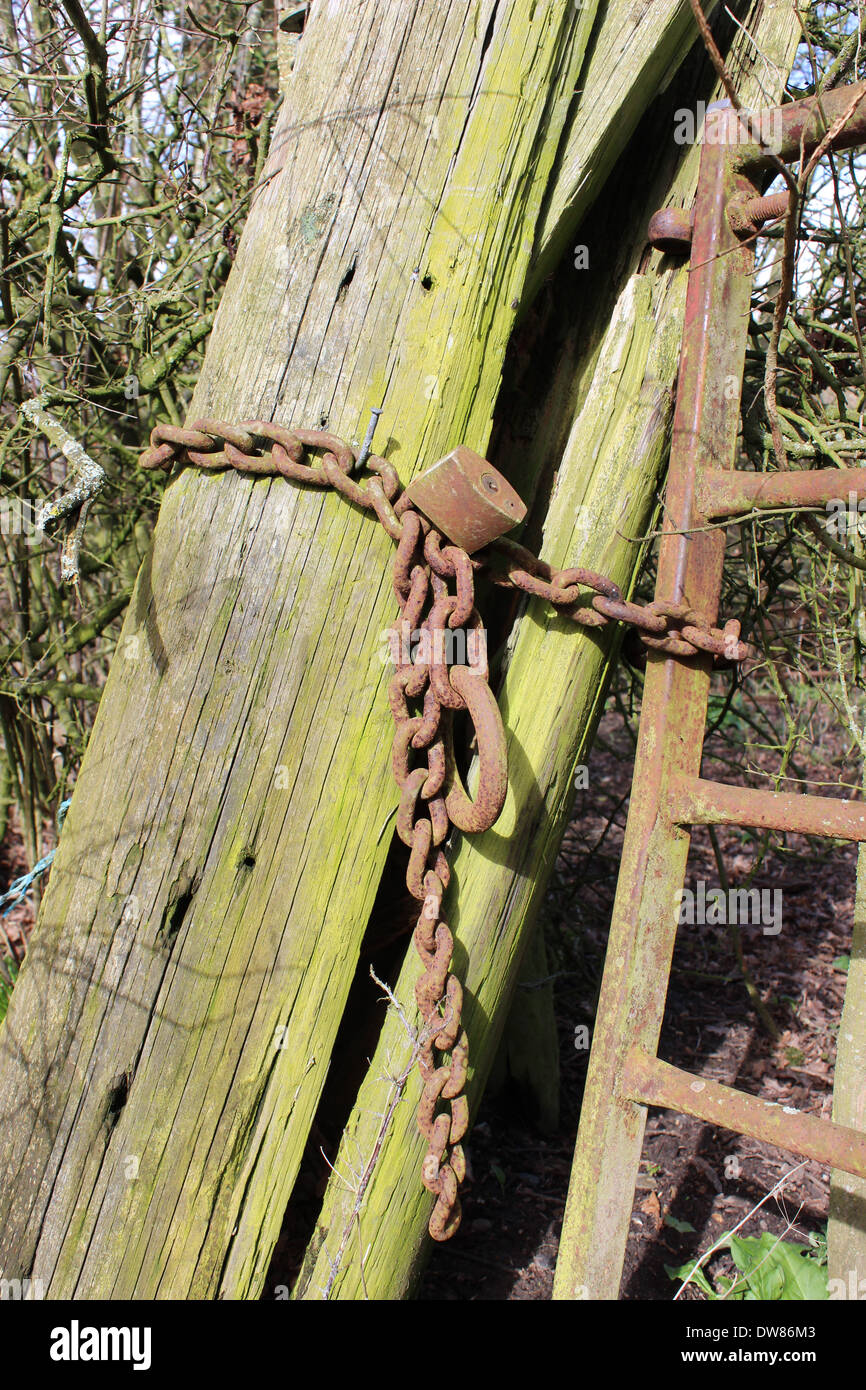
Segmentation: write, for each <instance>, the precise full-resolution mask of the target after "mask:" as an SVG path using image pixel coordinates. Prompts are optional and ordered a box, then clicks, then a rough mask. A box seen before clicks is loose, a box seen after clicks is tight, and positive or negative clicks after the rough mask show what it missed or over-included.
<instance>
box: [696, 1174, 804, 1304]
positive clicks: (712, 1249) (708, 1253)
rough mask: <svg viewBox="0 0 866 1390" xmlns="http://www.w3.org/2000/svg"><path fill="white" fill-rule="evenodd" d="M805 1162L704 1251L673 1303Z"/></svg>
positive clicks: (781, 1179)
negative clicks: (707, 1262) (700, 1270)
mask: <svg viewBox="0 0 866 1390" xmlns="http://www.w3.org/2000/svg"><path fill="white" fill-rule="evenodd" d="M806 1162H807V1160H806V1159H805V1158H804V1159H803V1161H802V1163H798V1164H797V1166H796V1167H795V1168H791V1169H790V1170H789V1172H787V1173H783V1174H782V1176H781V1178H780V1179H779V1181H778V1182H777V1183H776V1184H775V1186H774V1187H771V1188H770V1191H769V1192H767V1193H765V1195H764V1196H763V1197H762V1198H761V1200H760V1202H758V1203H757V1205H756V1206H754V1207H752V1209H751V1211H747V1212H746V1214H745V1216H744V1217H743V1219H742V1221H738V1222H737V1224H736V1226H734V1228H733V1230H730V1231H725V1233H724V1234H723V1235H720V1236H719V1238H718V1240H717V1241H716V1242H715V1244H713V1245H711V1246H710V1248H709V1250H706V1251H705V1252H704V1254H703V1255H701V1257H700V1258H699V1259H698V1260H697V1261H696V1262H695V1265H694V1268H693V1269H690V1270H689V1272H688V1274H687V1275H686V1278H685V1279H684V1280H683V1282H682V1284H680V1286H679V1288H678V1289H677V1291H676V1293H675V1294H674V1298H673V1301H674V1303H676V1301H677V1299H678V1298H679V1296H680V1294H681V1293H682V1292H683V1290H684V1289H685V1288H686V1287H687V1286H688V1284H689V1283H690V1281H691V1279H692V1276H693V1275H694V1274H696V1273H697V1271H698V1270H699V1269H700V1267H701V1265H702V1264H704V1263H705V1262H706V1261H707V1260H708V1259H709V1258H710V1256H711V1255H713V1254H715V1252H716V1251H717V1250H720V1249H721V1248H722V1246H724V1245H725V1243H726V1242H727V1241H729V1240H730V1238H731V1236H733V1235H736V1233H737V1231H739V1230H740V1229H741V1227H743V1226H745V1224H746V1222H747V1221H751V1219H752V1217H753V1216H754V1215H755V1212H756V1211H760V1209H761V1207H762V1206H763V1205H764V1203H765V1202H769V1200H770V1198H771V1197H773V1196H775V1194H776V1193H777V1192H779V1191H780V1190H781V1189H782V1188H783V1187H784V1186H785V1183H786V1182H787V1181H788V1179H789V1178H792V1177H793V1176H794V1174H795V1173H799V1171H800V1169H801V1168H805V1166H806Z"/></svg>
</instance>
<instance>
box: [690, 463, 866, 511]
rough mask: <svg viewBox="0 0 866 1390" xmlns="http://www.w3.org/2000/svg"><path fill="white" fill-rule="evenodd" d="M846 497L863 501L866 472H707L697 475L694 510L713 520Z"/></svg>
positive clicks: (838, 470)
mask: <svg viewBox="0 0 866 1390" xmlns="http://www.w3.org/2000/svg"><path fill="white" fill-rule="evenodd" d="M849 494H854V496H855V498H856V497H857V496H858V495H859V496H860V497H866V468H850V469H841V468H815V469H809V470H805V469H804V470H803V471H802V472H795V473H744V472H739V471H737V470H735V469H731V470H728V469H724V470H722V469H720V468H714V469H711V470H710V469H706V470H704V471H702V473H701V474H700V478H699V480H698V489H697V507H696V510H697V511H698V512H699V513H700V514H701V516H704V517H706V518H707V520H712V519H713V518H714V517H722V516H736V515H737V514H738V513H742V512H749V511H752V510H753V509H754V508H756V507H757V508H767V509H769V508H774V507H820V506H825V505H826V503H827V502H830V501H831V500H834V499H838V500H839V501H840V502H842V503H843V504H844V505H845V506H847V505H848V502H849Z"/></svg>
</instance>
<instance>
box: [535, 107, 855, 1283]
mask: <svg viewBox="0 0 866 1390" xmlns="http://www.w3.org/2000/svg"><path fill="white" fill-rule="evenodd" d="M864 98H866V83H860V84H858V85H857V86H856V87H849V88H845V89H838V90H836V91H834V92H830V93H828V94H826V96H822V98H821V104H822V111H823V114H822V111H819V109H818V103H817V101H816V100H810V101H802V102H797V103H794V104H792V105H790V106H786V107H781V108H779V109H778V110H777V111H773V112H763V113H759V115H760V116H761V117H762V119H761V121H760V122H759V123H758V124H760V127H761V129H767V128H772V129H773V130H774V131H780V132H781V136H782V138H781V144H779V143H776V145H775V148H776V150H777V152H778V153H780V154H781V156H782V157H783V158H785V159H788V160H790V159H797V158H799V157H800V156H801V154H802V155H803V156H805V157H808V156H810V155H811V154H812V153H814V151H815V150H816V149H818V148H819V146H821V145H822V144H823V143H824V142H825V137H826V134H827V132H828V131H829V132H831V133H832V137H833V138H832V147H833V148H837V149H838V148H849V147H851V146H853V145H858V144H863V143H866V101H864ZM766 117H771V118H772V125H771V126H768V125H767V124H766V123H765V120H764V119H763V118H766ZM724 129H725V140H724V141H722V140H719V141H717V142H716V143H706V144H705V145H704V147H703V151H702V157H701V167H700V174H699V180H698V190H697V197H696V200H695V208H694V216H693V219H692V218H690V217H689V215H688V214H687V213H685V212H683V211H682V210H680V209H668V210H666V212H665V214H664V215H663V216H662V215H660V214H657V215H656V217H654V218H653V222H652V224H651V230H650V238H651V240H653V241H654V244H656V245H658V246H659V249H661V250H663V251H665V252H668V253H670V252H671V251H678V252H679V253H680V254H684V253H687V252H689V251H690V253H691V270H690V274H689V284H688V290H687V297H686V309H685V326H684V332H683V345H682V355H681V360H680V371H679V385H678V391H677V402H676V411H675V416H674V426H673V444H672V447H671V457H670V467H669V472H668V488H667V506H666V515H665V522H664V532H663V536H662V540H661V543H660V548H659V563H658V574H657V582H656V597H655V604H654V605H653V606H654V607H655V608H661V607H663V606H664V605H673V604H677V603H681V602H682V601H683V600H684V598H685V596H686V595H688V600H689V602H690V603H691V604H692V605H694V607H695V608H697V609H699V610H700V612H701V613H702V614H704V615H705V617H706V618H707V619H708V620H709V621H710V622H714V621H715V615H716V611H717V608H718V603H719V596H720V590H721V580H722V568H723V564H724V552H725V533H724V528H719V527H715V528H713V527H707V526H706V522H707V521H709V520H713V519H724V518H726V517H733V516H737V515H741V514H743V513H746V512H749V511H752V510H753V509H754V508H759V509H760V508H769V507H779V506H781V507H792V508H796V507H806V506H814V505H816V504H820V503H821V502H822V501H824V500H826V499H827V498H829V497H831V496H838V495H839V490H840V489H842V490H843V491H844V492H846V493H847V492H849V491H850V492H854V493H856V494H857V495H858V496H866V470H863V469H857V470H850V471H848V472H841V471H838V470H836V469H833V470H821V471H816V472H808V473H807V472H791V473H784V474H782V473H773V474H763V473H761V474H756V473H749V472H740V471H736V470H735V469H734V468H733V461H734V457H735V452H736V435H737V426H738V422H739V414H740V400H739V394H738V393H737V394H735V396H734V398H733V399H732V398H731V397H732V393H731V392H730V390H727V389H725V388H726V385H727V384H728V383H730V382H731V381H732V380H735V381H739V382H742V375H743V365H744V359H745V349H746V333H747V325H748V319H749V304H750V295H751V290H752V277H753V269H754V249H753V248H754V241H755V236H754V233H755V232H756V231H757V229H758V227H759V226H760V225H761V224H762V223H763V222H764V221H765V220H767V219H768V218H770V217H778V216H781V215H783V214H784V212H785V211H786V208H787V194H784V195H781V196H780V197H776V196H775V195H774V196H773V197H772V198H762V197H761V195H760V181H761V179H762V176H763V174H764V171H765V169H766V167H767V164H768V160H769V156H768V153H767V151H766V150H765V149H763V148H762V147H761V146H760V145H759V144H757V143H754V144H753V143H751V142H750V141H749V140H748V138H746V140H745V141H744V139H743V128H742V125H741V123H740V122H738V119H737V117H736V114H735V113H734V112H733V111H730V112H729V113H728V118H727V125H726V127H725V128H724ZM717 131H718V127H717ZM732 214H733V215H732ZM692 220H693V226H692ZM744 233H747V235H746V236H745V237H744ZM711 668H712V663H711V658H710V657H709V655H702V656H697V657H695V658H694V660H692V661H689V662H683V661H678V660H676V659H675V658H673V657H672V656H671V655H669V654H667V653H665V652H653V651H650V654H649V656H648V659H647V672H646V682H645V686H644V699H643V709H642V713H641V723H640V734H639V741H638V748H637V754H636V758H635V772H634V780H633V784H632V795H631V803H630V810H629V816H628V823H627V826H626V834H625V840H624V843H623V850H622V858H621V864H620V873H619V882H618V885H617V892H616V900H615V903H614V909H613V918H612V922H611V929H610V939H609V943H608V949H607V958H606V962H605V969H604V978H603V982H602V989H601V996H600V1000H599V1007H598V1013H597V1016H596V1021H595V1026H594V1030H593V1043H592V1051H591V1054H590V1062H589V1072H588V1076H587V1083H586V1090H585V1093H584V1099H583V1108H582V1112H581V1119H580V1128H579V1131H578V1137H577V1146H576V1150H575V1158H574V1167H573V1169H572V1175H571V1183H570V1187H569V1195H568V1202H567V1206H566V1212H565V1219H564V1222H563V1231H562V1239H561V1243H560V1252H559V1260H558V1264H557V1271H556V1280H555V1284H554V1298H558V1299H572V1298H602V1299H615V1298H616V1297H617V1296H618V1293H619V1285H620V1279H621V1273H622V1264H623V1258H624V1254H625V1247H626V1238H627V1235H628V1227H629V1221H630V1217H631V1209H632V1201H633V1194H634V1188H635V1180H636V1178H637V1172H638V1165H639V1162H640V1156H641V1146H642V1142H643V1133H644V1126H645V1123H646V1114H647V1106H648V1105H661V1106H666V1107H669V1108H671V1109H674V1110H679V1111H684V1112H685V1113H687V1114H690V1115H696V1116H699V1117H700V1118H702V1119H705V1120H708V1121H711V1122H713V1123H716V1124H721V1125H723V1126H725V1127H726V1128H728V1129H731V1130H734V1131H736V1132H738V1133H742V1134H751V1135H756V1136H758V1137H760V1138H763V1139H766V1140H768V1141H770V1142H773V1143H776V1144H778V1145H779V1146H780V1147H782V1148H785V1149H788V1150H790V1151H792V1152H794V1153H798V1154H805V1155H810V1156H813V1157H820V1159H821V1161H822V1162H824V1163H826V1164H828V1165H831V1166H833V1167H835V1168H839V1169H842V1170H843V1171H846V1172H849V1173H855V1174H858V1175H859V1176H866V1135H864V1134H859V1133H857V1132H856V1131H853V1130H849V1129H846V1128H845V1127H843V1126H840V1125H833V1124H831V1123H830V1122H829V1121H825V1120H820V1119H818V1118H815V1117H813V1116H803V1115H798V1114H795V1113H792V1114H788V1113H786V1112H784V1111H782V1110H780V1109H779V1108H778V1107H773V1108H772V1109H771V1108H770V1107H769V1105H768V1103H767V1102H764V1101H762V1100H760V1099H758V1098H755V1097H752V1096H746V1095H743V1094H741V1093H740V1092H737V1091H734V1090H730V1089H729V1088H727V1087H723V1086H719V1085H718V1084H716V1083H713V1082H710V1081H707V1080H704V1079H703V1078H701V1077H694V1076H689V1075H688V1074H687V1073H685V1072H681V1071H679V1070H678V1069H677V1068H675V1067H671V1066H668V1065H667V1064H666V1063H664V1062H662V1061H661V1060H660V1059H659V1058H658V1056H657V1050H658V1043H659V1035H660V1032H661V1026H662V1019H663V1015H664V1009H665V1000H666V996H667V988H668V977H669V973H670V966H671V957H672V955H673V949H674V941H675V937H676V931H677V921H678V912H677V910H676V909H677V906H678V904H679V901H680V892H681V890H682V888H683V884H684V875H685V869H686V859H687V856H688V850H689V841H690V827H691V826H692V825H712V824H715V825H719V824H736V823H740V824H746V825H754V826H764V827H771V828H776V829H786V830H797V831H800V832H802V833H805V834H811V835H826V836H831V837H834V838H837V837H838V838H843V839H848V840H853V841H861V842H863V841H866V806H864V805H863V804H862V803H852V802H847V801H839V800H834V799H832V798H821V797H814V796H796V795H785V794H782V793H770V792H762V791H752V790H749V789H746V788H742V787H734V786H724V785H721V784H719V783H715V782H710V781H706V780H704V779H702V778H701V776H700V767H701V756H702V748H703V740H704V735H705V731H706V717H707V700H708V694H709V686H710V674H711Z"/></svg>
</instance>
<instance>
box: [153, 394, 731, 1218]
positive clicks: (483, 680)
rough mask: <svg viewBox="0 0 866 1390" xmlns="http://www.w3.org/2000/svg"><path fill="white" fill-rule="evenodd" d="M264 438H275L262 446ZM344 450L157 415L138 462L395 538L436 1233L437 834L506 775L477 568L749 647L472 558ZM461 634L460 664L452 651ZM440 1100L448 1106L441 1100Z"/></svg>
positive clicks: (678, 634) (444, 1050)
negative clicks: (227, 481)
mask: <svg viewBox="0 0 866 1390" xmlns="http://www.w3.org/2000/svg"><path fill="white" fill-rule="evenodd" d="M263 441H266V442H267V443H268V444H269V445H270V447H269V448H267V449H265V450H262V449H261V448H260V447H259V446H260V445H261V443H262V442H263ZM306 449H318V450H322V451H323V452H322V459H321V464H320V465H319V466H318V467H317V466H313V465H311V464H308V463H304V462H303V461H302V460H303V457H304V452H305V450H306ZM355 459H356V456H355V452H354V451H353V450H352V449H351V448H350V447H349V445H348V444H346V442H345V441H344V440H342V439H338V438H337V436H336V435H333V434H329V433H328V432H326V431H324V430H304V429H292V430H290V429H287V428H285V427H283V426H281V425H274V424H271V423H269V422H267V421H262V420H254V421H246V422H244V423H243V424H241V425H229V424H226V423H224V422H223V421H219V420H197V421H195V423H194V424H193V425H192V426H191V427H190V428H189V429H181V428H178V427H176V426H174V425H157V426H156V428H155V429H154V430H153V431H152V433H151V436H150V447H149V448H148V449H146V450H145V451H144V453H143V454H142V455H141V458H140V460H139V462H140V465H141V467H142V468H146V469H156V468H162V469H170V468H172V467H173V466H174V464H175V463H177V462H188V463H192V464H195V465H197V466H198V467H200V468H210V469H222V468H234V469H236V470H237V471H238V472H241V473H252V474H255V475H270V474H281V475H282V476H283V477H285V478H291V479H293V480H295V481H296V482H303V483H307V484H312V485H314V486H316V487H332V488H335V489H336V490H337V491H338V492H341V493H343V495H344V496H346V497H348V498H349V499H350V501H352V502H354V503H356V504H357V505H358V506H360V507H363V508H365V509H367V510H372V511H374V512H375V513H376V515H377V517H378V519H379V521H380V522H381V523H382V525H383V526H384V528H385V530H386V531H387V532H388V534H389V536H391V538H392V539H393V540H394V541H396V542H397V552H396V555H395V558H394V593H395V596H396V599H397V602H398V604H399V607H400V618H399V620H398V622H397V625H396V626H395V627H394V628H392V629H391V632H390V638H391V648H392V657H393V660H394V666H395V674H394V675H393V677H392V679H391V681H390V685H389V690H388V698H389V703H390V706H391V713H392V716H393V719H394V726H395V733H394V741H393V745H392V754H391V759H392V768H393V772H394V778H395V781H396V783H397V786H398V788H399V791H400V803H399V807H398V810H397V822H396V828H397V834H398V836H399V837H400V839H401V840H402V841H403V843H404V844H405V845H407V847H408V848H409V864H408V867H407V870H406V883H407V887H408V889H409V892H410V893H411V894H412V896H413V897H414V898H415V899H416V900H418V901H419V902H420V903H421V910H420V914H419V917H418V921H417V924H416V926H415V931H414V936H413V940H414V944H415V948H416V950H417V952H418V954H419V956H420V958H421V961H422V963H423V966H424V970H423V974H422V975H421V977H420V978H419V980H418V981H417V983H416V985H415V998H416V1002H417V1004H418V1009H419V1012H420V1014H421V1017H422V1018H423V1020H424V1027H423V1030H422V1032H421V1035H420V1042H421V1050H420V1054H419V1060H418V1067H419V1071H420V1073H421V1077H422V1080H423V1082H424V1089H423V1092H422V1095H421V1100H420V1102H419V1106H418V1115H417V1123H418V1128H419V1130H420V1131H421V1134H422V1135H423V1136H424V1138H425V1139H426V1141H427V1146H428V1147H427V1154H426V1156H425V1158H424V1162H423V1165H422V1170H421V1177H422V1181H423V1183H424V1185H425V1187H426V1188H427V1189H428V1190H429V1191H430V1192H432V1193H433V1194H434V1195H435V1197H436V1202H435V1205H434V1207H433V1212H432V1215H431V1217H430V1222H429V1231H430V1234H431V1236H432V1237H433V1239H434V1240H440V1241H441V1240H447V1239H448V1238H449V1237H450V1236H451V1235H453V1234H454V1232H455V1231H456V1230H457V1227H458V1226H459V1224H460V1197H459V1191H458V1189H459V1187H460V1184H461V1183H462V1181H463V1179H464V1177H465V1173H466V1160H465V1157H464V1154H463V1148H462V1145H461V1140H462V1138H463V1136H464V1134H465V1133H466V1129H467V1126H468V1123H469V1105H468V1100H467V1097H466V1095H465V1094H464V1087H465V1082H466V1074H467V1067H468V1058H469V1044H468V1039H467V1036H466V1030H465V1028H464V1027H463V1024H462V1009H463V990H462V987H461V984H460V981H459V980H458V979H457V977H456V975H455V974H454V973H453V972H452V970H451V959H452V955H453V951H454V939H453V937H452V934H451V931H450V929H449V927H448V923H447V922H446V921H444V919H443V918H442V916H441V907H442V898H443V895H444V893H445V890H446V889H447V887H448V883H449V878H450V871H449V868H448V861H447V859H446V856H445V852H444V849H443V845H444V843H445V841H446V839H447V838H448V835H449V834H450V831H451V828H452V826H454V827H456V828H457V829H458V830H462V831H464V832H468V833H474V832H479V831H482V830H487V829H489V828H490V826H492V825H493V824H494V822H495V821H496V819H497V817H498V816H499V813H500V811H501V810H502V806H503V804H504V801H505V793H506V788H507V755H506V743H505V733H504V730H503V727H502V718H501V715H500V713H499V708H498V706H497V703H496V698H495V696H494V695H493V692H492V691H491V689H490V686H489V684H488V668H487V653H486V641H485V637H486V634H485V632H484V628H483V626H482V622H481V618H480V616H479V614H478V611H477V609H476V607H475V575H476V573H477V572H478V571H479V570H482V569H488V568H489V569H490V577H491V578H492V580H493V582H494V583H496V584H504V585H510V586H511V587H513V588H516V589H519V590H522V591H523V592H524V593H527V594H533V595H536V596H538V597H540V598H545V599H547V600H548V601H549V602H550V603H552V604H554V605H555V606H556V607H557V608H559V609H561V610H562V612H564V613H565V614H567V615H568V616H569V617H571V618H573V619H574V620H575V621H576V622H579V623H582V624H584V625H585V626H589V627H604V626H607V625H608V624H609V623H611V622H616V621H619V622H623V623H627V624H630V625H632V626H633V627H635V628H636V629H637V631H638V633H639V635H640V637H641V640H642V641H643V642H644V643H645V644H646V645H647V646H649V647H654V648H656V649H659V650H661V651H664V652H667V653H669V654H671V655H678V656H693V655H694V654H695V653H696V652H699V651H702V652H709V653H711V654H712V655H713V656H714V657H716V658H722V659H725V660H727V661H741V660H742V659H743V658H744V657H745V656H747V655H751V649H750V648H749V647H747V646H746V644H745V643H743V642H741V641H740V640H739V624H737V623H736V622H730V623H727V624H726V625H725V627H724V629H719V628H716V627H713V626H712V625H711V624H710V623H708V622H707V621H706V620H705V619H703V618H702V617H701V615H700V614H698V613H695V612H694V611H693V610H692V609H691V608H690V607H689V605H688V604H686V603H670V604H664V603H659V602H656V603H652V604H648V605H646V606H644V607H642V606H639V605H637V604H633V603H630V602H628V601H627V600H626V599H625V598H624V597H623V595H622V592H621V591H620V589H619V588H618V586H617V585H616V584H614V583H613V582H612V581H611V580H609V579H606V578H605V577H604V576H603V575H600V574H596V573H594V572H593V571H592V570H586V569H577V568H572V569H565V570H556V569H553V568H552V567H551V566H549V565H547V564H545V563H544V561H542V560H540V559H538V558H537V557H536V556H535V555H533V554H532V552H531V551H529V550H526V549H525V548H524V547H523V546H521V545H518V544H516V543H515V542H514V541H510V540H506V539H504V538H500V539H499V540H497V541H494V542H492V543H491V544H490V545H489V546H487V547H485V548H484V550H482V551H480V552H477V553H476V554H474V555H472V556H471V557H470V556H469V555H468V554H467V552H466V551H465V550H462V549H461V548H460V547H459V546H455V545H450V544H448V543H447V541H446V540H445V538H444V537H443V536H442V535H441V534H440V533H439V532H438V531H436V530H435V529H434V528H433V527H432V525H431V524H430V522H429V521H428V520H427V519H426V517H424V516H422V515H421V513H420V512H418V511H416V510H414V509H413V508H412V507H411V505H410V504H409V503H408V500H407V498H406V497H405V495H404V496H402V497H401V496H400V491H401V490H400V482H399V479H398V477H397V473H396V470H395V468H394V466H393V464H391V463H389V462H388V461H387V460H386V459H383V458H379V457H377V456H375V455H374V456H371V457H369V458H368V459H367V460H366V467H367V468H368V469H369V470H370V472H371V473H372V474H373V476H372V477H371V478H370V479H369V480H368V481H367V483H366V485H363V486H362V485H361V484H359V483H357V482H355V480H354V479H353V478H352V477H351V476H350V474H351V472H352V469H353V468H354V466H355ZM494 557H495V558H496V559H498V560H499V561H500V563H499V564H498V565H497V564H495V563H494ZM581 589H589V590H590V591H592V595H593V596H592V599H591V600H590V603H589V605H586V604H585V603H584V602H582V601H581ZM458 636H459V637H462V643H463V646H464V650H465V652H466V654H467V656H468V658H469V660H468V664H464V663H455V662H452V661H450V660H449V649H450V648H451V646H452V645H453V644H455V639H456V638H457V637H458ZM410 706H411V708H410ZM461 710H465V711H466V712H467V714H468V715H469V718H470V721H471V723H472V725H473V727H474V732H475V738H476V741H477V749H478V763H479V773H478V785H477V788H476V792H475V796H474V798H470V797H469V795H468V794H467V792H466V790H465V788H464V787H463V784H462V782H461V779H460V775H459V773H458V771H457V766H456V760H455V754H454V733H453V719H454V715H455V714H456V713H457V712H459V711H461ZM421 760H424V761H423V763H422V762H421ZM413 763H415V764H417V765H415V766H413V765H412V764H413ZM437 1052H438V1053H439V1061H438V1063H437V1060H436V1053H437ZM442 1102H445V1103H447V1105H448V1109H440V1108H439V1107H440V1106H441V1104H442Z"/></svg>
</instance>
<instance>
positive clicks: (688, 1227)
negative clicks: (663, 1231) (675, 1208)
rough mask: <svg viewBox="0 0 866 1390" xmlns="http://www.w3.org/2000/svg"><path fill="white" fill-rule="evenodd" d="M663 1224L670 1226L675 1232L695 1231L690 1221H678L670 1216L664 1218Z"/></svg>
mask: <svg viewBox="0 0 866 1390" xmlns="http://www.w3.org/2000/svg"><path fill="white" fill-rule="evenodd" d="M664 1223H665V1225H666V1226H672V1227H673V1229H674V1230H675V1231H693V1230H694V1229H695V1228H694V1226H693V1225H692V1223H691V1221H678V1220H677V1218H676V1217H675V1216H670V1215H668V1216H666V1217H665V1218H664Z"/></svg>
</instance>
